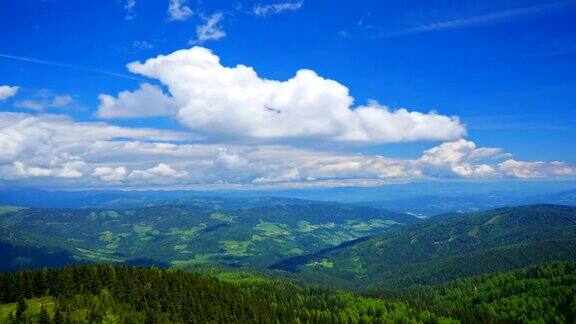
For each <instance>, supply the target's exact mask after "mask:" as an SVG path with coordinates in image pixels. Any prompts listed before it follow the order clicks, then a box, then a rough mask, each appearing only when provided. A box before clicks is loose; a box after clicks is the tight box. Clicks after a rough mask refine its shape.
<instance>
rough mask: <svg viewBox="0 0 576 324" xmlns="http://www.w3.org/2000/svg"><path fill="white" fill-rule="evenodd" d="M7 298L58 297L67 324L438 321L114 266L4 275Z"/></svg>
mask: <svg viewBox="0 0 576 324" xmlns="http://www.w3.org/2000/svg"><path fill="white" fill-rule="evenodd" d="M0 293H1V295H0V301H1V302H2V303H8V302H14V301H16V300H18V299H21V298H22V296H29V297H31V298H33V297H37V296H44V295H52V296H57V298H56V310H55V312H56V313H55V315H54V322H57V321H60V322H65V321H66V320H64V318H71V319H73V320H74V321H80V322H90V323H100V322H106V321H112V320H113V319H115V320H117V321H119V322H122V323H127V322H132V323H134V322H136V323H169V322H170V323H171V322H176V323H181V322H189V323H245V322H257V323H287V322H288V323H289V322H303V323H330V322H333V323H347V322H350V321H353V322H363V323H383V322H387V321H398V320H407V321H429V320H437V319H438V317H437V316H435V315H434V314H432V313H430V312H428V311H415V310H414V309H412V308H410V307H408V305H407V304H406V303H404V302H398V301H393V302H387V301H384V300H380V299H372V298H366V297H360V296H357V295H354V294H351V293H345V292H338V291H334V290H330V289H327V288H320V287H308V286H298V285H293V284H290V283H282V282H277V281H274V282H270V281H269V282H263V283H259V284H250V285H248V284H242V285H240V284H231V283H224V282H221V281H218V280H217V279H214V278H212V277H208V276H205V275H200V274H194V273H185V272H182V271H176V270H159V269H157V268H137V267H127V266H111V265H95V266H88V265H83V266H76V267H65V268H61V269H50V270H37V271H19V272H16V273H1V274H0ZM58 314H60V315H58ZM46 315H48V314H47V313H46ZM29 316H32V315H29ZM38 316H40V315H38ZM41 316H44V315H41ZM57 318H59V319H57Z"/></svg>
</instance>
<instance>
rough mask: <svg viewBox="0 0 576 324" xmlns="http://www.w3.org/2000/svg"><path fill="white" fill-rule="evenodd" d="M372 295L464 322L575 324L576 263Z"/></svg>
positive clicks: (548, 265) (371, 294)
mask: <svg viewBox="0 0 576 324" xmlns="http://www.w3.org/2000/svg"><path fill="white" fill-rule="evenodd" d="M368 295H370V296H377V297H380V298H386V299H395V300H407V301H409V302H410V304H411V306H412V307H415V308H417V309H420V310H429V311H431V312H434V313H435V314H439V315H443V316H447V317H452V318H458V319H460V320H461V321H464V322H470V323H479V322H528V321H540V322H542V323H554V322H556V323H574V322H575V321H576V263H574V262H565V263H562V262H553V263H550V264H546V265H541V266H537V267H531V268H525V269H522V270H518V271H514V272H506V273H498V274H494V275H484V276H479V277H474V278H468V279H460V280H456V281H454V282H451V283H449V284H445V285H443V286H439V287H438V286H422V287H413V288H406V289H402V290H381V291H375V292H371V293H369V294H368Z"/></svg>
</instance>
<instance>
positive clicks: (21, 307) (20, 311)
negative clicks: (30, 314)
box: [16, 297, 28, 321]
mask: <svg viewBox="0 0 576 324" xmlns="http://www.w3.org/2000/svg"><path fill="white" fill-rule="evenodd" d="M27 308H28V304H27V303H26V300H25V299H24V298H23V297H20V299H18V306H16V320H17V321H22V320H23V319H24V312H25V311H26V309H27Z"/></svg>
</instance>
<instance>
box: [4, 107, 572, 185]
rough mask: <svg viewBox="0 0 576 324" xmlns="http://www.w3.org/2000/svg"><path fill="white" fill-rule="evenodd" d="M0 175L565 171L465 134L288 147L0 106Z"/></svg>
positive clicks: (377, 179)
mask: <svg viewBox="0 0 576 324" xmlns="http://www.w3.org/2000/svg"><path fill="white" fill-rule="evenodd" d="M0 151H1V152H3V154H2V155H1V156H0V180H2V181H3V182H5V183H9V184H11V185H37V186H55V187H78V186H81V187H83V188H99V187H108V188H112V187H115V188H142V187H165V186H169V187H170V188H191V187H199V186H200V187H206V186H208V187H220V188H223V187H226V188H237V187H238V186H244V187H246V186H248V187H254V186H259V187H263V186H264V187H265V186H269V187H279V186H280V187H290V186H291V187H301V186H323V185H325V186H333V185H367V184H383V183H387V182H391V181H406V180H426V179H438V178H468V179H478V178H493V179H498V178H521V179H525V178H546V179H548V178H567V177H574V176H576V168H575V167H574V166H572V165H569V164H566V163H563V162H558V161H554V162H544V161H534V162H527V161H517V160H514V159H512V157H511V155H510V154H507V153H505V152H502V150H500V149H498V148H484V147H477V146H476V144H475V143H473V142H471V141H467V140H463V139H460V140H457V141H451V142H446V143H442V144H440V145H438V146H434V147H432V148H431V149H428V150H426V151H424V152H423V153H422V155H421V156H420V157H418V158H414V159H392V158H387V157H384V156H381V155H370V154H352V153H338V152H333V151H322V150H317V149H305V148H295V147H292V146H288V145H269V144H264V145H253V144H252V145H241V144H207V143H199V142H198V141H197V139H196V138H194V137H193V136H192V135H190V133H182V132H174V131H167V130H156V129H148V128H126V127H117V126H111V125H109V124H106V123H94V122H75V121H73V120H71V119H70V118H68V117H65V116H62V115H50V114H43V115H31V114H25V113H8V112H0Z"/></svg>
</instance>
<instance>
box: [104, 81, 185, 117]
mask: <svg viewBox="0 0 576 324" xmlns="http://www.w3.org/2000/svg"><path fill="white" fill-rule="evenodd" d="M98 99H99V100H100V105H99V106H98V110H97V111H96V116H97V117H99V118H134V117H154V116H169V115H172V114H173V113H174V111H175V110H174V107H173V106H174V104H173V100H172V98H170V97H168V96H166V95H165V94H164V92H163V91H162V89H160V88H159V87H157V86H153V85H151V84H149V83H144V84H142V85H141V86H140V88H139V89H138V90H136V91H133V92H129V91H122V92H120V93H119V94H118V97H117V98H116V97H113V96H110V95H106V94H100V95H99V96H98Z"/></svg>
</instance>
